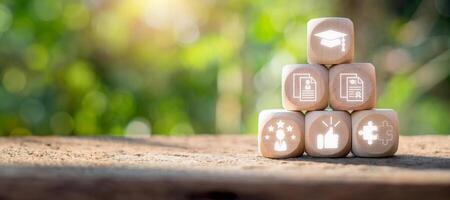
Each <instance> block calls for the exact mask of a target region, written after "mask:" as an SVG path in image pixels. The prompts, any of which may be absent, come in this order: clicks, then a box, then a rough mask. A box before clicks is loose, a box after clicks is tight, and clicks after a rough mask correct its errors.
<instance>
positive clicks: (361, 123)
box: [352, 109, 399, 157]
mask: <svg viewBox="0 0 450 200" xmlns="http://www.w3.org/2000/svg"><path fill="white" fill-rule="evenodd" d="M352 132H353V133H352V134H353V139H352V152H353V154H355V155H356V156H360V157H387V156H392V155H394V154H395V152H396V151H397V148H398V139H399V123H398V118H397V113H396V112H395V111H394V110H391V109H374V110H362V111H357V112H354V113H352Z"/></svg>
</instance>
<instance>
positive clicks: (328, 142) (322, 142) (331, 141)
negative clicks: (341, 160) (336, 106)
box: [317, 117, 341, 149]
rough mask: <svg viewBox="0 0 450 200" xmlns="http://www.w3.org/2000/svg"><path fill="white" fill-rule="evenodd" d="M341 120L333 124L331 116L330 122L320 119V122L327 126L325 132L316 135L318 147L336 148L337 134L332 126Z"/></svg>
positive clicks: (335, 125)
mask: <svg viewBox="0 0 450 200" xmlns="http://www.w3.org/2000/svg"><path fill="white" fill-rule="evenodd" d="M339 123H341V121H337V122H336V123H335V124H333V117H330V123H328V124H327V123H326V122H325V121H322V124H323V125H325V127H326V128H328V131H327V132H326V133H325V134H319V135H317V148H318V149H337V148H338V142H339V135H338V134H336V133H335V132H334V128H335V127H337V125H339Z"/></svg>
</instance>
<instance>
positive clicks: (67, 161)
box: [0, 135, 450, 200]
mask: <svg viewBox="0 0 450 200" xmlns="http://www.w3.org/2000/svg"><path fill="white" fill-rule="evenodd" d="M449 188H450V137H448V136H416V137H401V138H400V145H399V151H398V152H397V154H396V156H395V157H392V158H381V159H370V158H355V157H351V156H349V157H347V158H337V159H336V158H335V159H331V158H311V157H308V156H303V157H299V158H292V159H284V160H275V159H267V158H263V157H260V156H257V140H256V136H237V135H235V136H193V137H153V138H151V139H126V138H75V137H71V138H60V137H23V138H0V199H2V200H6V199H65V200H71V199H124V198H126V199H299V198H302V199H324V198H327V199H329V198H333V199H360V198H365V199H380V198H383V199H394V198H395V199H398V198H408V199H448V197H449V196H450V190H449Z"/></svg>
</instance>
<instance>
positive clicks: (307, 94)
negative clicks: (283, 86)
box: [292, 73, 317, 101]
mask: <svg viewBox="0 0 450 200" xmlns="http://www.w3.org/2000/svg"><path fill="white" fill-rule="evenodd" d="M292 85H293V87H292V90H293V91H292V94H293V95H292V96H293V97H294V98H297V99H298V100H299V101H316V98H317V94H316V93H317V82H316V79H314V77H312V76H311V74H309V73H294V75H293V79H292Z"/></svg>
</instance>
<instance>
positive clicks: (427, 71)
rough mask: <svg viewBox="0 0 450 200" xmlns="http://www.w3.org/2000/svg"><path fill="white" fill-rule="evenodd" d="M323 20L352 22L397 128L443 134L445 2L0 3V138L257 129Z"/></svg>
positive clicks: (446, 120) (448, 125) (449, 93)
mask: <svg viewBox="0 0 450 200" xmlns="http://www.w3.org/2000/svg"><path fill="white" fill-rule="evenodd" d="M325 16H342V17H348V18H350V19H352V20H353V22H354V25H355V34H356V36H355V37H356V38H355V39H356V46H355V47H356V50H355V55H356V59H355V62H371V63H373V64H374V65H375V67H376V71H377V82H378V83H377V84H378V105H377V106H378V107H382V108H393V109H395V110H396V111H397V112H398V113H399V117H400V121H401V133H402V134H404V135H413V134H450V101H449V97H450V88H449V85H450V79H449V74H450V51H449V44H450V38H449V35H450V4H449V2H448V1H445V0H436V1H433V0H430V1H417V0H412V1H406V0H404V1H400V0H396V1H389V0H384V1H375V0H374V1H358V0H352V1H321V0H313V1H268V0H267V1H251V0H242V1H235V0H232V1H219V0H198V1H192V0H126V1H123V0H85V1H81V0H64V1H60V0H2V1H0V135H5V136H6V135H118V136H122V135H124V136H148V135H150V134H164V135H180V134H182V135H185V134H198V133H211V134H213V133H215V134H219V133H245V134H254V133H256V131H257V115H258V112H259V111H260V110H262V109H266V108H278V107H281V102H280V101H281V97H280V83H281V81H280V77H281V75H280V72H281V67H282V66H283V65H284V64H291V63H306V23H307V21H308V20H309V19H311V18H315V17H325Z"/></svg>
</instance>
